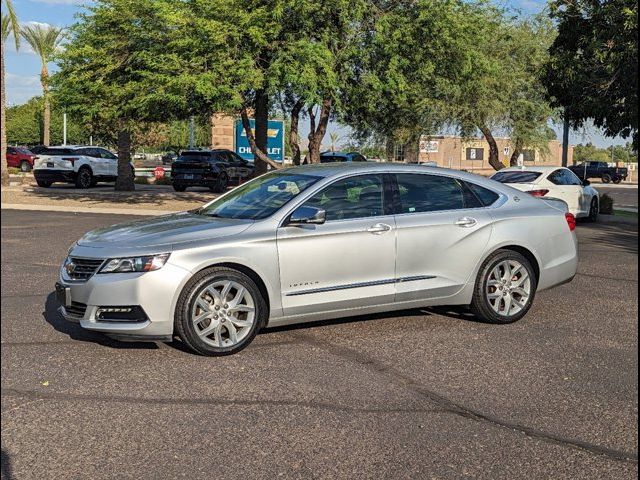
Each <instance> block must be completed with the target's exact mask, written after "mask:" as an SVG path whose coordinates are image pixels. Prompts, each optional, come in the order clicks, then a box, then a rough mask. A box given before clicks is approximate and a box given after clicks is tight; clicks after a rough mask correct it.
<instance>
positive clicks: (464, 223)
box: [456, 217, 478, 228]
mask: <svg viewBox="0 0 640 480" xmlns="http://www.w3.org/2000/svg"><path fill="white" fill-rule="evenodd" d="M477 223H478V221H477V220H476V219H475V218H471V217H462V218H460V219H458V220H457V221H456V225H458V226H459V227H466V228H469V227H473V226H475V225H476V224H477Z"/></svg>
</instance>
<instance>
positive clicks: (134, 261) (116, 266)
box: [98, 253, 169, 273]
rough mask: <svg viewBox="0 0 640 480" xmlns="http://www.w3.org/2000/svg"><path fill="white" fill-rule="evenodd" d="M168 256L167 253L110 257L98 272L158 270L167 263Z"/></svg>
mask: <svg viewBox="0 0 640 480" xmlns="http://www.w3.org/2000/svg"><path fill="white" fill-rule="evenodd" d="M168 258H169V254H168V253H162V254H159V255H146V256H144V257H126V258H110V259H109V260H107V261H106V262H105V264H104V265H103V266H102V268H101V269H100V271H99V272H98V273H129V272H152V271H154V270H160V269H161V268H162V267H163V266H164V264H165V263H167V259H168Z"/></svg>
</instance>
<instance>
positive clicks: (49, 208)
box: [1, 203, 176, 216]
mask: <svg viewBox="0 0 640 480" xmlns="http://www.w3.org/2000/svg"><path fill="white" fill-rule="evenodd" d="M1 208H2V210H27V211H41V212H66V213H105V214H111V215H138V216H155V215H169V214H172V213H176V211H174V210H151V209H137V210H132V209H124V208H102V207H98V208H92V207H74V206H60V205H25V204H21V203H3V204H2V205H1Z"/></svg>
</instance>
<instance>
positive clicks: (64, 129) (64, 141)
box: [62, 113, 67, 145]
mask: <svg viewBox="0 0 640 480" xmlns="http://www.w3.org/2000/svg"><path fill="white" fill-rule="evenodd" d="M66 144H67V114H66V113H63V114H62V145H66Z"/></svg>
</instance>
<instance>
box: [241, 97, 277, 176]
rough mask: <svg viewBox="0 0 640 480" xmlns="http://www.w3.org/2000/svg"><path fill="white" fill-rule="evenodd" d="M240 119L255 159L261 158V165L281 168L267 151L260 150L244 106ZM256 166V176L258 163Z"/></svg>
mask: <svg viewBox="0 0 640 480" xmlns="http://www.w3.org/2000/svg"><path fill="white" fill-rule="evenodd" d="M240 118H241V119H242V127H243V128H244V133H245V134H246V135H247V139H248V140H249V146H250V147H251V151H252V152H253V156H254V159H255V158H259V159H260V163H264V164H269V165H271V166H272V167H273V168H276V169H278V168H280V167H281V165H280V164H278V163H277V162H274V161H273V160H271V159H270V158H269V157H268V156H267V154H266V152H265V151H262V150H260V149H259V148H258V145H257V143H256V137H255V136H254V135H253V132H252V131H251V122H249V112H248V110H247V106H246V105H244V106H243V107H242V110H240ZM265 150H266V149H265ZM255 165H256V174H258V172H257V167H258V163H256V164H255ZM265 168H266V167H265ZM261 173H264V172H261Z"/></svg>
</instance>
